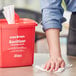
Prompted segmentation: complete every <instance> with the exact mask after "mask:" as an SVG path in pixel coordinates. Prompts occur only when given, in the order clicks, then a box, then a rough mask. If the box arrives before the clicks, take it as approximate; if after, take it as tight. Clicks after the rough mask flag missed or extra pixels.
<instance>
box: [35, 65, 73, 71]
mask: <svg viewBox="0 0 76 76" xmlns="http://www.w3.org/2000/svg"><path fill="white" fill-rule="evenodd" d="M71 67H72V64H67V65H66V66H65V67H64V68H59V69H58V70H57V71H54V70H53V72H63V71H65V70H66V69H68V68H71ZM35 68H36V69H38V70H40V71H43V72H50V71H47V70H46V69H44V68H43V66H39V65H35Z"/></svg>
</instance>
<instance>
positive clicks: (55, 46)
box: [44, 29, 65, 72]
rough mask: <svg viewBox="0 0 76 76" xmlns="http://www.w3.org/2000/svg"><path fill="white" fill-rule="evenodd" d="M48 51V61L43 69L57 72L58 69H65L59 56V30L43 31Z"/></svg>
mask: <svg viewBox="0 0 76 76" xmlns="http://www.w3.org/2000/svg"><path fill="white" fill-rule="evenodd" d="M45 33H46V37H47V41H48V46H49V51H50V59H49V60H48V61H47V62H46V64H45V66H44V69H47V70H50V71H51V72H52V71H53V70H55V71H57V70H58V69H59V68H63V67H65V62H64V60H63V58H62V56H61V49H60V40H59V35H60V30H59V29H48V30H46V31H45Z"/></svg>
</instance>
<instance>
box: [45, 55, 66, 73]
mask: <svg viewBox="0 0 76 76" xmlns="http://www.w3.org/2000/svg"><path fill="white" fill-rule="evenodd" d="M63 67H65V62H64V60H63V59H62V57H54V56H53V57H51V58H50V59H49V60H48V62H47V63H46V64H45V66H44V69H46V70H49V71H51V72H52V71H53V70H55V71H57V70H58V69H59V68H63Z"/></svg>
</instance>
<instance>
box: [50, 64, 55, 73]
mask: <svg viewBox="0 0 76 76" xmlns="http://www.w3.org/2000/svg"><path fill="white" fill-rule="evenodd" d="M54 69H55V63H51V68H50V72H52V71H53V70H54Z"/></svg>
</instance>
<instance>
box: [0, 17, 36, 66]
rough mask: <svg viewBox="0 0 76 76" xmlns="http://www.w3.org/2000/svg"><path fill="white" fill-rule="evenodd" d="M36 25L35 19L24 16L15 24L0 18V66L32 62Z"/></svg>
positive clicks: (22, 64)
mask: <svg viewBox="0 0 76 76" xmlns="http://www.w3.org/2000/svg"><path fill="white" fill-rule="evenodd" d="M36 25H37V23H36V22H35V21H33V20H31V19H26V18H24V19H20V20H19V22H18V23H16V24H7V21H6V20H5V19H0V67H17V66H28V65H32V64H33V59H34V58H33V57H34V41H35V26H36Z"/></svg>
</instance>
